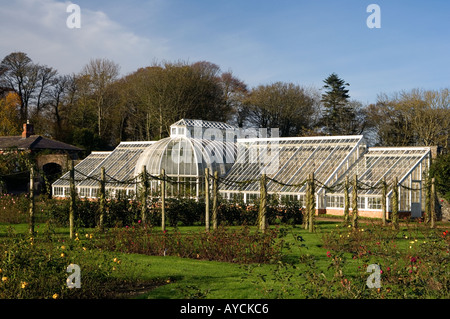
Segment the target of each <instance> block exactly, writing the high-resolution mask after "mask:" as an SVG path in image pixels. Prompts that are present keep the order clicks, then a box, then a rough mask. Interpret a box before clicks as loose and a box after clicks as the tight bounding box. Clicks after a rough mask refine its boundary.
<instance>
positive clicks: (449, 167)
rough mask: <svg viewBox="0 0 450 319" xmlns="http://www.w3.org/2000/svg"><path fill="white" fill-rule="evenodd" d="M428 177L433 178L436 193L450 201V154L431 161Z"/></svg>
mask: <svg viewBox="0 0 450 319" xmlns="http://www.w3.org/2000/svg"><path fill="white" fill-rule="evenodd" d="M430 176H431V177H434V178H435V185H436V191H437V192H438V193H439V194H441V195H442V196H443V197H444V198H445V199H446V200H447V201H450V153H447V154H443V155H439V156H438V158H437V159H435V160H433V162H432V164H431V167H430Z"/></svg>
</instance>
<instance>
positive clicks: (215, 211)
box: [212, 171, 219, 229]
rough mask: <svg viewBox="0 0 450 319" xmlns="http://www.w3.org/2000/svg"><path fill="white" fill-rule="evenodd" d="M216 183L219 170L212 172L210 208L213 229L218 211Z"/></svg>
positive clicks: (215, 227) (215, 226)
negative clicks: (211, 202) (211, 203)
mask: <svg viewBox="0 0 450 319" xmlns="http://www.w3.org/2000/svg"><path fill="white" fill-rule="evenodd" d="M218 183H219V172H218V171H215V172H214V179H213V209H212V225H213V229H217V214H218V211H219V207H218V204H219V203H218V200H219V199H218V198H217V196H218Z"/></svg>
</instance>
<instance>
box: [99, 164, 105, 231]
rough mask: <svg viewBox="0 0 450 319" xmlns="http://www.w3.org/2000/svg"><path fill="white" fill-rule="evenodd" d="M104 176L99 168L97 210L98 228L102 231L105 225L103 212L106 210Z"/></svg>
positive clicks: (103, 170) (103, 172) (103, 171)
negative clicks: (98, 216) (98, 211)
mask: <svg viewBox="0 0 450 319" xmlns="http://www.w3.org/2000/svg"><path fill="white" fill-rule="evenodd" d="M105 176H106V174H105V168H104V167H102V168H101V173H100V195H99V205H100V207H99V210H100V219H99V227H100V229H103V227H104V223H105V210H106V177H105Z"/></svg>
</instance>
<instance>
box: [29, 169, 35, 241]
mask: <svg viewBox="0 0 450 319" xmlns="http://www.w3.org/2000/svg"><path fill="white" fill-rule="evenodd" d="M29 216H30V226H29V227H30V229H29V231H30V235H31V236H33V235H34V167H33V166H31V167H30V205H29Z"/></svg>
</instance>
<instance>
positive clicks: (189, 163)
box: [135, 136, 236, 177]
mask: <svg viewBox="0 0 450 319" xmlns="http://www.w3.org/2000/svg"><path fill="white" fill-rule="evenodd" d="M235 158H236V144H235V143H233V142H227V141H220V140H206V139H196V138H190V137H186V136H175V137H174V136H172V137H167V138H164V139H162V140H160V141H158V142H156V143H154V144H152V145H150V146H148V147H147V148H146V149H145V150H144V151H143V152H142V154H141V155H140V157H139V159H138V160H137V162H136V167H135V176H138V175H139V174H140V173H142V171H143V167H144V166H146V170H147V173H149V174H151V175H154V176H155V175H160V174H161V170H162V169H164V170H165V174H166V175H169V176H184V177H198V176H204V174H205V168H209V170H210V173H211V174H212V173H213V172H215V171H218V172H219V175H224V174H226V172H227V171H228V170H229V169H230V168H231V166H232V165H233V163H234V160H235Z"/></svg>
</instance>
